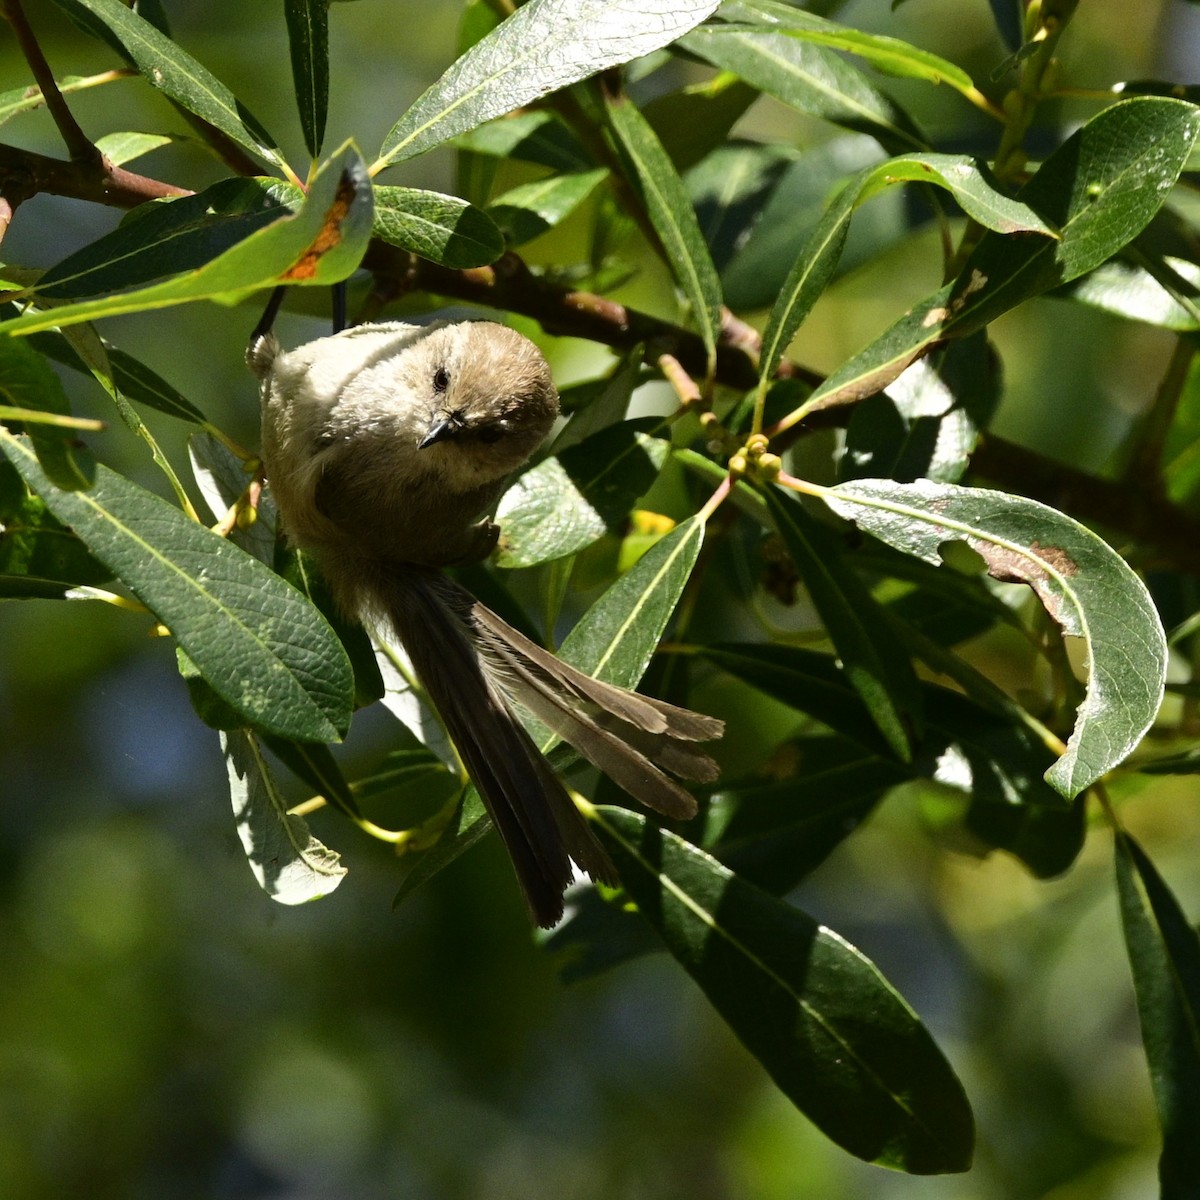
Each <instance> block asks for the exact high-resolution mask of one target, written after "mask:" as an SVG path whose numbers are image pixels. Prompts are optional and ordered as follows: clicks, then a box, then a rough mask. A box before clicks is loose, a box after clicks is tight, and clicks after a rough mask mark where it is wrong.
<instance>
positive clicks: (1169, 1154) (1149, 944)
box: [1115, 831, 1200, 1200]
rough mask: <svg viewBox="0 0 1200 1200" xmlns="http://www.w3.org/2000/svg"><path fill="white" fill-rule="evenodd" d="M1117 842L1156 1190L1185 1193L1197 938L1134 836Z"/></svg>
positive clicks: (1193, 1093) (1194, 1089)
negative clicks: (1150, 1094) (1154, 1136)
mask: <svg viewBox="0 0 1200 1200" xmlns="http://www.w3.org/2000/svg"><path fill="white" fill-rule="evenodd" d="M1115 848H1116V868H1117V891H1118V894H1119V896H1120V900H1121V924H1122V926H1123V928H1124V931H1125V943H1126V945H1127V947H1128V949H1129V964H1130V966H1131V967H1132V969H1133V983H1134V991H1135V992H1136V993H1137V1006H1138V1016H1139V1017H1140V1018H1141V1024H1142V1041H1143V1043H1144V1044H1145V1047H1146V1058H1147V1060H1148V1062H1149V1065H1150V1080H1151V1083H1152V1085H1153V1088H1154V1099H1155V1102H1156V1103H1157V1105H1158V1117H1159V1121H1160V1123H1161V1124H1162V1131H1163V1148H1162V1155H1161V1157H1160V1158H1159V1161H1158V1173H1159V1181H1160V1183H1161V1185H1162V1191H1161V1196H1162V1198H1163V1200H1185V1198H1186V1197H1189V1196H1194V1195H1196V1193H1197V1190H1200V1142H1198V1141H1197V1139H1196V1130H1197V1129H1198V1128H1200V938H1198V937H1197V933H1196V930H1195V929H1194V928H1193V927H1192V926H1191V925H1190V924H1189V922H1188V919H1187V917H1186V916H1185V915H1184V913H1183V910H1182V909H1181V908H1180V906H1179V901H1178V900H1177V899H1176V898H1175V896H1174V895H1173V894H1172V893H1171V890H1170V889H1169V888H1168V887H1167V885H1166V883H1165V882H1164V880H1163V879H1162V876H1160V875H1159V873H1158V871H1157V870H1156V869H1155V866H1154V864H1153V863H1152V862H1151V861H1150V859H1149V858H1148V857H1147V856H1146V853H1145V851H1144V850H1142V848H1141V847H1140V846H1139V845H1138V844H1137V842H1135V841H1134V840H1133V838H1131V837H1129V836H1128V835H1127V834H1124V833H1121V832H1119V831H1118V833H1117V838H1116V847H1115ZM1135 876H1136V878H1135ZM1139 882H1140V884H1141V887H1140V889H1139V887H1138V883H1139Z"/></svg>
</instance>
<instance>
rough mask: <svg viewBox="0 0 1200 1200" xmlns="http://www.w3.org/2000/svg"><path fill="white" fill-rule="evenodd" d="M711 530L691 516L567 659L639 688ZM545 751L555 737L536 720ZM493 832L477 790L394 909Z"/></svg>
mask: <svg viewBox="0 0 1200 1200" xmlns="http://www.w3.org/2000/svg"><path fill="white" fill-rule="evenodd" d="M703 539H704V525H703V524H702V523H701V522H700V521H697V520H696V519H695V518H692V519H691V520H689V521H685V522H684V523H683V524H682V525H679V526H678V527H677V528H675V529H674V530H672V531H671V532H670V533H669V534H667V536H666V537H665V538H663V539H662V540H661V541H660V542H658V543H656V544H655V545H654V546H652V547H651V548H650V549H649V550H648V551H646V553H645V554H644V555H642V557H641V558H640V559H638V561H637V562H636V563H635V564H634V565H633V566H632V567H631V568H630V570H629V571H628V572H627V573H626V574H624V575H622V576H621V578H620V579H618V580H617V581H616V583H614V584H613V585H612V587H610V588H609V589H608V590H607V591H606V592H605V593H604V595H602V596H601V597H600V599H599V600H597V601H596V603H595V604H593V605H592V607H591V608H590V609H588V611H587V612H586V613H585V614H584V615H583V617H582V619H581V620H580V622H579V624H578V625H576V626H575V628H574V629H573V630H572V631H571V633H570V634H569V635H568V636H567V638H566V639H565V640H564V642H563V644H562V646H561V647H560V650H559V654H560V656H561V657H562V658H563V660H564V661H566V662H569V663H571V664H572V665H573V666H576V667H578V668H579V669H580V670H583V671H587V672H588V673H589V674H590V675H593V676H595V677H596V678H597V679H603V680H604V681H605V682H607V683H615V684H617V685H618V686H619V687H629V688H631V687H636V686H637V682H638V680H639V679H641V677H642V675H643V674H644V673H645V670H646V667H647V666H649V664H650V658H651V656H652V655H653V653H654V650H655V648H656V647H657V646H658V640H659V638H660V637H662V634H663V630H664V629H665V628H666V626H667V622H668V621H669V620H670V619H671V614H672V613H673V612H674V611H675V606H676V604H678V603H679V597H680V595H681V594H682V593H683V589H684V586H685V585H686V584H687V581H688V578H689V577H690V575H691V572H692V567H693V566H694V565H695V563H696V558H697V556H698V555H699V553H700V547H701V544H702V542H703ZM531 729H532V732H533V735H534V737H535V739H538V740H539V741H540V744H541V746H542V749H543V752H544V751H546V750H548V749H549V748H550V747H551V746H552V745H553V744H554V741H555V740H556V739H554V738H553V737H552V736H550V735H549V734H548V732H547V731H546V730H545V729H544V728H543V727H541V726H537V725H535V724H533V723H532V722H531ZM489 829H491V819H490V818H489V817H488V815H487V813H486V811H485V810H484V807H483V802H482V801H481V800H480V798H479V795H478V793H477V792H476V790H475V789H474V788H473V787H471V788H468V789H467V790H466V793H465V796H464V798H463V803H462V805H461V806H460V807H459V810H458V812H457V813H456V814H455V817H454V820H453V821H452V822H451V823H450V825H449V826H447V828H446V831H445V833H443V835H442V836H441V838H440V839H439V840H438V842H437V844H436V845H435V846H434V847H433V848H432V849H431V850H429V851H428V852H427V853H425V854H423V855H422V856H421V857H420V858H419V859H418V860H417V862H416V864H415V865H414V867H413V869H412V871H411V873H410V874H409V875H408V876H407V877H406V879H405V881H404V883H403V885H402V886H401V888H400V891H399V892H398V893H397V895H396V898H395V901H394V903H395V904H400V903H402V902H403V901H404V900H405V899H406V898H407V897H408V896H409V895H411V894H412V892H414V891H415V890H416V889H417V888H418V887H419V886H420V884H422V883H424V882H425V881H426V880H428V879H430V878H432V876H433V875H435V874H436V873H437V872H438V871H440V870H441V869H442V868H443V867H446V866H448V865H449V864H450V863H452V862H453V861H454V860H455V859H456V858H458V856H459V855H460V854H462V853H464V852H465V851H466V850H469V849H470V848H471V847H472V846H473V845H475V843H476V842H478V841H479V840H480V839H481V838H482V837H483V836H484V835H485V834H486V833H487V832H488V830H489Z"/></svg>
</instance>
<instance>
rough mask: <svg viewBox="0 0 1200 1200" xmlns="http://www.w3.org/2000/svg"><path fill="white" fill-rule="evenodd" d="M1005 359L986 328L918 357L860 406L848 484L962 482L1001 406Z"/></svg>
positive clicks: (845, 464)
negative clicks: (857, 481) (868, 481)
mask: <svg viewBox="0 0 1200 1200" xmlns="http://www.w3.org/2000/svg"><path fill="white" fill-rule="evenodd" d="M1000 382H1001V381H1000V360H999V358H998V356H997V355H996V353H995V351H994V350H993V349H992V347H991V345H990V343H989V342H988V340H987V334H986V332H984V331H983V330H982V329H981V330H980V331H979V332H978V333H974V334H972V335H971V336H970V337H969V338H963V339H961V340H959V341H954V342H950V343H949V344H948V345H946V346H938V347H937V348H935V349H934V351H933V352H932V353H931V354H929V355H927V356H926V357H925V358H923V359H918V360H917V361H916V362H915V363H913V364H912V366H911V367H909V368H908V370H907V371H905V372H904V374H903V375H901V376H900V377H899V379H896V380H895V381H894V382H893V383H892V384H891V385H890V386H889V387H888V389H887V391H886V392H880V393H879V394H878V395H875V396H870V397H868V398H867V399H866V400H864V401H862V403H860V404H856V405H855V406H854V410H853V412H852V413H851V416H850V423H849V425H848V426H847V427H846V443H845V450H844V452H843V455H842V459H841V463H840V474H841V477H842V478H843V479H895V480H896V481H897V482H898V483H911V482H912V481H913V480H914V479H921V478H925V479H935V480H937V481H938V482H940V483H957V482H958V480H959V479H961V478H962V476H963V473H964V472H965V471H966V469H967V466H968V463H969V460H970V455H971V452H972V451H973V450H974V449H975V445H976V443H977V442H978V440H979V434H980V432H981V431H982V430H983V429H984V428H985V427H986V426H987V424H988V423H989V421H990V420H991V419H992V415H993V414H994V413H995V411H996V406H997V404H998V403H999V401H1000Z"/></svg>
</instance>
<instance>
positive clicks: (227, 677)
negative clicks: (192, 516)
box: [0, 429, 352, 741]
mask: <svg viewBox="0 0 1200 1200" xmlns="http://www.w3.org/2000/svg"><path fill="white" fill-rule="evenodd" d="M0 449H2V450H3V452H4V453H5V454H6V455H7V457H8V459H9V461H10V462H11V463H12V464H13V465H14V466H15V467H16V468H17V470H18V471H20V472H21V475H22V476H23V477H24V478H25V480H26V482H27V483H28V484H29V486H30V487H31V488H32V489H33V490H34V491H35V492H37V494H38V495H39V496H40V497H41V498H42V499H43V500H44V501H45V502H46V506H47V507H48V508H49V509H50V511H51V512H52V513H53V514H54V516H56V517H57V518H58V519H59V520H60V521H62V522H63V523H64V524H65V525H68V526H70V527H71V529H72V530H73V531H74V533H75V534H76V535H77V536H78V537H79V538H80V540H81V541H82V542H83V543H84V544H85V545H86V546H87V548H88V549H89V550H90V551H91V552H92V554H94V555H95V557H96V558H97V559H99V560H100V561H101V562H102V563H104V564H105V566H107V567H108V568H109V569H110V570H111V571H112V572H113V574H114V575H116V576H117V578H119V579H120V580H121V581H122V582H123V583H124V584H125V585H126V586H127V587H128V588H129V589H130V591H132V592H133V593H134V595H135V596H137V597H138V599H139V600H141V601H142V603H143V604H145V605H146V607H147V608H148V609H149V610H150V611H151V612H152V613H153V614H154V615H155V616H156V617H157V618H158V619H159V620H160V621H161V622H162V623H163V624H164V625H166V626H167V628H168V629H170V631H171V633H172V635H173V636H174V638H175V640H176V641H177V642H178V643H179V645H180V646H181V647H182V649H183V650H184V651H185V652H186V653H187V655H188V657H189V658H190V659H191V660H192V661H193V662H194V663H195V665H196V667H197V669H198V670H199V671H200V673H201V674H202V675H203V676H204V679H205V680H206V681H207V683H208V684H209V685H210V686H211V687H212V688H213V690H214V691H215V692H216V693H217V695H219V696H220V697H221V699H222V700H224V701H225V702H226V703H227V704H229V705H230V706H231V707H232V708H234V709H235V710H236V711H237V712H239V713H241V714H242V716H243V717H244V718H245V720H246V722H247V724H251V725H254V726H256V727H258V728H260V729H262V730H264V731H266V732H270V733H276V734H279V735H280V736H281V737H290V738H296V739H298V740H300V741H332V740H336V739H338V738H340V737H341V736H342V735H343V734H344V733H345V731H346V728H347V726H348V725H349V722H350V698H351V687H352V679H351V674H350V664H349V662H348V660H347V658H346V654H345V651H344V650H343V649H342V647H341V644H340V643H339V642H338V640H337V639H336V638H335V637H334V635H333V631H332V630H331V629H330V628H329V626H328V624H327V623H326V622H325V620H324V618H322V617H321V615H320V614H319V613H318V612H317V611H316V609H314V608H313V607H312V605H310V604H309V603H308V602H307V601H306V600H305V599H304V598H303V597H302V596H301V595H300V594H299V593H298V592H297V591H296V590H295V589H294V588H291V587H289V586H288V585H287V584H286V583H284V582H283V580H282V579H280V578H279V577H278V576H277V575H275V574H274V573H273V572H272V571H270V570H268V569H267V568H266V567H264V566H263V565H262V564H261V563H259V562H257V561H256V560H255V559H253V558H251V557H250V556H249V555H247V554H243V553H242V551H241V550H239V549H238V548H237V547H236V546H232V545H230V544H229V543H228V542H226V541H225V540H224V539H223V538H221V537H218V536H217V535H216V534H215V533H213V532H211V531H210V530H208V529H206V528H205V527H204V526H202V525H198V524H197V523H196V522H195V521H191V520H189V519H188V518H187V517H185V516H184V515H183V513H182V512H180V511H179V509H177V508H175V507H173V506H172V505H170V504H168V503H167V502H166V501H164V500H161V499H159V498H158V497H157V496H155V495H153V494H152V493H150V492H147V491H145V490H144V489H143V488H140V487H138V486H137V485H136V484H134V483H130V482H129V481H128V480H126V479H124V478H123V477H122V476H120V475H118V474H116V473H115V472H113V471H109V470H108V469H107V468H105V467H98V468H97V471H96V483H95V486H94V487H92V488H91V489H90V490H88V491H78V492H64V491H61V490H60V489H58V488H56V487H54V485H53V484H51V483H50V481H49V480H48V479H47V478H46V476H45V475H44V474H43V473H42V471H41V470H40V469H39V467H38V465H37V462H36V460H35V459H34V456H33V451H32V450H31V449H30V447H29V444H28V442H26V441H24V440H22V439H19V438H15V437H13V436H12V435H11V434H9V433H8V432H7V431H4V430H2V429H0Z"/></svg>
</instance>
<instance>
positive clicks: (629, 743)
mask: <svg viewBox="0 0 1200 1200" xmlns="http://www.w3.org/2000/svg"><path fill="white" fill-rule="evenodd" d="M247 361H248V363H249V364H250V367H251V369H252V370H253V371H254V372H255V374H256V375H258V377H259V378H260V379H261V381H262V439H263V461H264V463H265V466H266V473H267V479H268V482H269V484H270V488H271V492H272V494H273V496H274V498H275V502H276V504H277V505H278V507H279V513H280V517H281V519H282V522H283V527H284V530H285V531H286V533H287V535H288V537H289V538H290V539H291V541H292V542H293V543H294V544H295V545H297V546H300V547H302V548H304V549H306V550H309V551H311V552H312V553H313V554H314V555H315V556H316V558H317V561H318V562H319V563H320V565H321V568H322V570H323V572H324V574H325V575H326V577H327V578H328V580H329V583H330V586H331V587H332V589H333V593H334V597H335V599H336V600H337V602H338V604H339V605H340V607H341V608H342V609H343V610H344V611H346V612H347V613H349V614H352V615H354V616H356V617H359V618H361V619H366V620H368V621H378V620H380V619H382V620H383V621H385V622H386V623H388V624H389V625H390V626H391V628H392V629H393V630H394V632H395V634H396V636H397V637H398V638H399V640H400V642H401V644H402V645H403V646H404V649H405V651H406V652H407V654H408V656H409V659H410V661H411V663H412V666H413V670H414V671H415V672H416V675H417V678H418V679H419V681H420V683H421V685H422V687H423V688H424V689H425V692H426V693H427V695H428V697H429V699H430V701H431V702H432V703H433V705H434V706H435V707H436V708H437V710H438V712H439V714H440V715H441V718H442V720H443V722H444V723H445V725H446V728H447V731H448V732H449V734H450V738H451V740H452V741H453V742H454V745H455V747H456V748H457V750H458V753H459V755H460V757H461V758H462V761H463V764H464V765H465V767H466V769H467V772H468V773H469V774H470V776H471V778H472V779H473V780H474V782H475V785H476V787H478V789H479V793H480V795H481V796H482V797H483V801H484V804H485V805H486V806H487V809H488V812H489V813H490V814H491V817H492V821H493V823H494V824H495V826H496V828H497V830H498V831H499V833H500V836H501V838H502V839H503V841H504V844H505V846H506V848H507V850H508V853H509V856H510V857H511V859H512V862H513V866H514V868H515V870H516V874H517V878H518V880H519V882H520V884H521V889H522V891H523V893H524V895H525V900H526V903H527V904H528V906H529V911H530V914H531V916H532V918H533V920H534V921H536V922H537V924H539V925H541V926H544V927H549V926H552V925H554V924H555V923H556V922H557V921H558V920H559V919H560V918H561V916H562V912H563V900H562V895H563V891H564V890H565V889H566V887H567V885H568V884H569V883H570V882H571V879H572V875H573V872H572V868H571V862H570V860H571V859H573V860H574V861H575V862H576V863H577V864H578V865H579V867H581V868H582V869H583V870H584V871H586V872H587V873H588V874H589V875H591V876H592V878H593V879H597V880H603V881H604V882H606V883H611V884H615V883H616V882H617V878H616V871H615V869H614V867H613V864H612V862H611V860H610V859H609V856H608V854H607V853H606V852H605V850H604V848H603V847H602V846H601V844H600V842H599V841H598V840H597V838H596V836H595V834H594V833H593V832H592V830H591V827H590V826H589V825H588V823H587V821H586V819H585V818H584V817H583V815H582V814H581V813H580V812H579V810H578V809H577V808H576V806H575V804H574V803H573V801H572V800H571V798H570V796H569V795H568V794H567V791H566V789H565V788H564V787H563V785H562V783H561V782H560V781H559V779H558V778H557V776H555V774H554V772H553V771H551V769H550V767H549V765H548V764H547V763H546V761H545V759H544V758H543V757H542V755H541V754H540V752H539V751H538V749H537V747H536V746H535V745H534V743H533V741H532V739H531V738H530V736H529V734H528V733H527V732H526V730H525V728H524V726H523V725H522V724H521V722H520V720H519V719H518V718H517V716H516V715H515V713H514V708H515V709H518V710H523V711H524V712H526V713H528V714H530V715H531V716H533V717H535V718H536V719H537V720H539V721H541V722H542V723H543V724H544V725H545V726H546V727H547V728H549V729H551V730H552V731H553V732H554V733H555V734H557V735H558V736H559V737H561V738H562V739H563V740H564V741H567V742H569V743H570V744H571V745H572V746H574V747H575V749H576V750H578V751H579V752H580V753H581V754H582V755H583V756H584V757H585V758H587V759H588V760H589V761H590V762H591V763H593V764H594V765H595V766H596V767H598V768H599V769H600V770H601V771H603V772H604V773H605V774H607V775H608V776H609V777H610V778H611V779H612V780H613V781H614V782H615V783H617V784H618V785H619V786H620V787H622V788H623V789H624V790H625V791H626V792H628V793H629V794H630V795H631V796H633V797H635V798H636V799H638V800H640V801H642V802H643V803H644V804H647V805H649V806H650V807H651V808H654V809H656V810H658V811H659V812H661V813H664V814H665V815H667V816H669V817H674V818H679V819H686V818H688V817H691V816H693V815H694V814H695V812H696V802H695V799H694V798H693V797H692V796H691V795H690V793H688V792H687V791H686V790H685V789H684V788H683V787H681V786H680V785H679V784H678V783H676V782H675V780H674V779H672V778H671V777H670V775H668V774H667V773H666V772H667V771H669V772H671V773H672V774H674V775H677V776H679V777H680V778H684V779H691V780H696V781H705V782H706V781H711V780H713V779H715V778H716V775H717V768H716V764H715V763H714V762H713V760H712V759H711V758H710V757H709V756H708V755H707V754H705V753H704V752H703V751H701V750H699V749H698V748H697V747H696V746H695V743H696V742H699V741H708V740H711V739H713V738H717V737H720V736H721V734H722V732H723V730H724V725H723V724H722V722H720V721H718V720H716V719H715V718H713V717H708V716H702V715H700V714H698V713H693V712H690V711H688V710H687V709H682V708H677V707H675V706H674V705H671V704H666V703H664V702H663V701H661V700H656V699H653V698H651V697H647V696H641V695H639V694H637V693H636V692H630V691H626V690H625V689H623V688H618V687H614V686H612V685H611V684H607V683H602V682H601V681H599V680H596V679H592V678H591V677H590V676H588V675H585V674H583V673H582V672H580V671H578V670H576V669H575V668H573V667H570V666H568V665H567V664H566V663H564V662H562V661H561V660H559V659H558V658H556V657H555V656H554V655H552V654H551V653H549V652H548V651H547V650H545V649H543V648H542V647H541V646H538V645H537V644H536V643H534V642H531V641H530V640H529V639H528V638H526V637H524V636H523V635H522V634H520V633H519V632H517V630H515V629H513V628H512V627H511V626H510V625H507V624H506V623H505V622H504V621H502V620H501V619H500V618H499V617H498V616H496V614H495V613H493V612H492V611H491V610H490V609H488V608H487V607H485V606H484V605H483V604H481V603H480V602H479V601H478V600H476V599H475V598H474V597H473V596H472V595H471V594H470V593H469V592H467V591H465V590H464V589H463V588H462V587H460V586H459V585H458V584H457V583H455V582H454V581H453V580H452V579H450V578H449V577H448V576H447V575H446V574H445V573H444V572H443V571H442V570H441V569H440V568H442V567H446V566H450V565H453V564H456V563H464V562H470V561H474V560H478V559H480V558H483V557H485V556H486V555H487V554H488V553H489V552H490V551H491V549H492V547H493V546H494V545H495V543H496V539H497V536H498V534H499V529H498V528H497V526H496V525H494V524H493V523H492V522H491V521H490V520H489V519H488V518H487V516H486V515H485V514H487V513H489V512H491V511H492V510H493V508H494V506H495V503H496V501H497V500H498V499H499V497H500V494H501V493H502V491H503V490H504V487H505V485H506V483H507V481H508V479H509V478H510V476H511V475H512V473H513V472H514V471H515V470H516V469H517V468H518V467H520V466H521V465H522V464H523V463H525V462H526V461H527V460H528V459H529V456H530V455H531V454H532V453H533V451H534V450H536V449H537V447H538V446H539V445H540V444H541V443H542V442H543V441H544V440H545V437H546V435H547V433H548V432H549V431H550V427H551V425H552V424H553V422H554V419H555V417H557V415H558V393H557V392H556V391H555V388H554V383H553V381H552V379H551V377H550V369H549V367H548V366H547V364H546V360H545V359H544V358H543V357H542V354H541V352H540V351H539V350H538V348H537V347H536V346H535V345H534V344H533V343H532V342H531V341H529V339H528V338H525V337H522V336H521V335H520V334H519V333H516V332H515V331H514V330H512V329H509V328H507V327H506V326H503V325H498V324H495V323H492V322H486V321H477V322H461V323H458V324H447V323H438V324H433V325H427V326H415V325H407V324H402V323H389V324H372V325H360V326H357V327H355V328H352V329H348V330H345V331H343V332H342V333H339V334H335V335H333V336H332V337H325V338H319V339H318V340H316V341H313V342H309V343H307V344H306V345H303V346H299V347H297V348H296V349H295V350H291V351H286V352H284V351H281V349H280V346H279V343H278V341H276V339H275V338H274V337H273V336H272V335H270V334H267V335H263V336H259V337H257V338H256V340H255V341H253V342H252V343H251V346H250V348H249V351H248V353H247Z"/></svg>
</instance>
